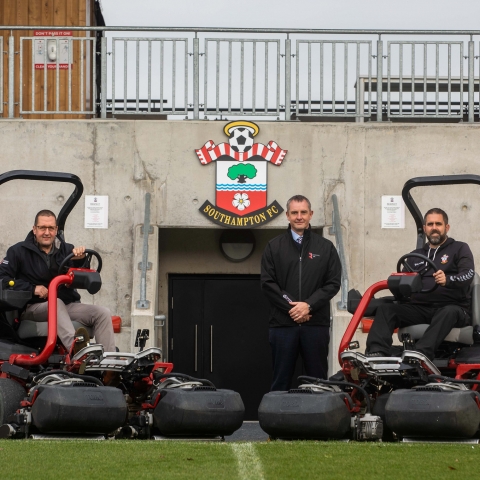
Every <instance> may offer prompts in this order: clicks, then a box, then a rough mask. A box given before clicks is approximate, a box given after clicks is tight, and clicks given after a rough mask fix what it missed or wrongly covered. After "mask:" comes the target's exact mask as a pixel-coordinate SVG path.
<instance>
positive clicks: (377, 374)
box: [259, 175, 480, 443]
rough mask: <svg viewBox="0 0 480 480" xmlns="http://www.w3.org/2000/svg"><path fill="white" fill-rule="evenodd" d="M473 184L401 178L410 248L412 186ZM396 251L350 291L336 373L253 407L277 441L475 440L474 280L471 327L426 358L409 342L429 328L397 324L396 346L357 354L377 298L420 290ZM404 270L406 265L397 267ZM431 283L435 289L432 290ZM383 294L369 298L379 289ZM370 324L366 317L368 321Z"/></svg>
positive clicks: (477, 335)
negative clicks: (383, 271)
mask: <svg viewBox="0 0 480 480" xmlns="http://www.w3.org/2000/svg"><path fill="white" fill-rule="evenodd" d="M469 183H473V184H477V185H480V176H477V175H455V176H440V177H420V178H414V179H411V180H409V181H408V182H407V183H406V184H405V186H404V188H403V191H402V196H403V200H404V201H405V204H406V206H407V208H408V209H409V211H410V213H411V214H412V216H413V218H414V220H415V223H416V225H417V248H420V247H421V246H422V245H423V244H424V243H425V237H424V232H423V216H422V215H421V213H420V211H419V209H418V207H417V205H416V203H415V202H414V201H413V198H412V197H411V195H410V190H411V189H412V188H413V187H418V186H437V185H452V184H469ZM411 256H414V257H420V258H421V260H422V263H423V262H426V264H427V266H428V268H430V267H431V268H434V271H436V269H437V268H436V266H435V264H434V263H433V262H432V261H431V260H429V259H428V258H427V257H425V256H422V255H419V254H417V253H411V254H407V255H404V256H403V257H402V258H400V260H399V261H398V264H397V272H395V273H392V274H391V275H390V276H389V277H388V279H387V280H383V281H380V282H377V283H375V284H373V285H372V286H370V287H369V288H368V289H367V290H366V292H365V294H364V295H363V296H362V295H361V294H360V293H359V292H358V291H355V290H351V291H350V292H349V296H348V307H347V308H348V311H349V312H350V313H352V314H353V317H352V319H351V321H350V323H349V325H348V327H347V329H346V331H345V334H344V335H343V338H342V340H341V342H340V347H339V351H338V361H339V363H340V366H341V370H340V371H339V372H338V373H337V374H335V375H334V376H333V377H331V378H330V379H329V380H324V379H316V378H309V377H300V378H299V380H302V381H303V383H302V384H301V385H300V386H299V387H298V388H297V389H294V390H290V391H289V392H271V393H269V394H267V395H265V396H264V398H263V400H262V403H261V405H260V408H259V421H260V425H261V427H262V428H263V429H264V430H265V431H266V432H267V433H269V434H270V435H271V436H272V437H277V438H297V439H305V438H317V439H340V438H353V439H356V440H379V439H383V440H394V439H397V440H403V441H419V440H428V441H437V440H438V441H446V440H448V441H461V442H469V443H472V442H474V443H478V442H479V440H478V439H479V437H480V435H479V428H480V394H479V391H480V277H479V276H478V275H477V274H475V277H474V280H473V282H472V284H471V286H470V296H471V302H472V303H471V311H472V315H471V317H472V325H470V326H467V327H464V328H454V329H452V331H451V332H450V333H449V334H448V335H447V337H446V338H445V340H444V342H443V343H442V345H441V346H440V348H439V349H438V351H437V352H436V354H435V358H434V359H433V360H429V359H428V358H427V357H425V356H424V355H423V354H421V353H419V352H416V351H415V341H417V340H418V339H420V338H421V336H422V335H423V332H425V330H426V329H427V327H428V326H429V325H414V326H411V327H406V328H402V329H399V331H398V338H399V340H400V342H401V343H402V345H398V346H396V347H393V349H392V352H391V353H392V355H391V356H385V357H378V356H366V355H364V354H362V353H360V352H358V351H357V350H358V348H359V342H358V341H353V338H354V335H355V334H356V332H357V330H358V329H359V327H360V323H361V321H362V320H364V319H365V318H369V319H372V318H374V316H375V312H376V309H377V308H378V306H379V305H380V304H382V303H395V302H398V301H401V300H403V299H405V298H409V297H410V296H411V295H412V294H413V293H418V292H423V293H425V290H423V285H422V275H423V274H424V273H425V271H426V269H425V266H423V270H422V271H411V270H412V269H411V268H409V267H408V264H407V263H406V260H407V259H408V258H409V257H411ZM405 267H407V268H405ZM435 288H436V287H435ZM383 290H389V291H390V293H391V296H387V297H381V298H375V297H374V295H375V294H376V293H378V292H380V291H383ZM373 321H374V320H373Z"/></svg>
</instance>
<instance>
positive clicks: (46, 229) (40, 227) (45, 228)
mask: <svg viewBox="0 0 480 480" xmlns="http://www.w3.org/2000/svg"><path fill="white" fill-rule="evenodd" d="M35 228H36V229H37V230H38V231H39V232H46V231H48V232H52V233H53V232H55V230H56V229H57V227H44V226H38V225H35Z"/></svg>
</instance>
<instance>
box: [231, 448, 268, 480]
mask: <svg viewBox="0 0 480 480" xmlns="http://www.w3.org/2000/svg"><path fill="white" fill-rule="evenodd" d="M230 445H231V446H232V450H233V453H234V454H235V457H236V458H237V463H238V475H239V477H240V478H241V480H253V479H255V480H257V479H258V480H264V478H265V477H264V476H263V468H262V462H261V461H260V457H259V456H258V455H257V452H256V449H255V445H254V444H253V443H231V444H230Z"/></svg>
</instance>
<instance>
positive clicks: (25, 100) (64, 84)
mask: <svg viewBox="0 0 480 480" xmlns="http://www.w3.org/2000/svg"><path fill="white" fill-rule="evenodd" d="M93 8H94V5H93V2H92V1H91V0H8V1H0V25H32V26H37V25H38V26H40V25H44V26H50V25H53V26H65V27H67V28H68V27H69V26H86V25H94V24H95V21H94V15H93V12H94V10H93ZM33 33H34V32H33V30H30V31H17V32H14V37H15V51H16V52H19V50H20V37H27V36H29V37H32V36H33ZM0 35H1V36H2V37H3V41H4V50H8V39H9V36H10V32H9V31H8V30H4V31H0ZM73 35H74V37H77V38H78V37H85V32H74V33H73ZM80 51H81V48H80V45H79V42H74V49H73V66H72V72H71V75H72V111H75V110H83V109H85V108H86V105H87V104H88V106H90V105H91V103H90V102H91V96H90V95H91V94H90V93H89V92H90V91H91V90H92V88H91V85H92V83H93V81H94V79H93V78H92V64H91V62H92V61H93V59H94V55H93V51H92V49H91V47H90V45H88V46H87V45H84V55H83V57H84V58H83V59H80ZM2 57H3V58H2V60H1V61H2V62H3V65H4V79H3V84H4V98H3V99H0V101H4V102H5V101H6V100H7V99H8V56H7V55H3V56H2ZM82 66H83V72H84V81H83V85H81V78H80V77H81V69H82ZM21 68H22V83H23V90H22V104H23V107H24V110H32V109H33V107H34V109H35V110H44V109H45V108H46V109H47V110H53V109H55V108H56V81H57V71H56V70H47V71H46V72H45V71H44V70H35V69H34V68H33V69H32V42H31V41H25V42H24V44H23V65H22V67H21ZM32 70H33V71H32ZM45 73H46V78H47V85H46V86H45ZM58 73H59V109H60V110H65V111H67V110H68V91H69V88H68V82H69V75H68V70H60V71H59V72H58ZM19 82H20V55H16V56H15V85H16V87H15V102H16V104H17V105H16V106H15V117H18V116H19V112H20V106H19V103H20V102H19V100H20V88H19ZM32 87H34V88H35V98H34V105H32ZM45 88H47V90H46V91H47V103H46V105H44V92H45ZM82 90H83V92H84V102H83V105H81V103H82V102H81V91H82ZM87 98H89V101H88V102H87V101H86V99H87ZM3 117H8V106H6V105H5V106H4V113H3ZM24 118H31V119H35V118H44V119H47V118H48V119H52V118H57V119H63V118H86V116H85V115H66V114H62V115H53V114H42V115H40V114H29V115H24Z"/></svg>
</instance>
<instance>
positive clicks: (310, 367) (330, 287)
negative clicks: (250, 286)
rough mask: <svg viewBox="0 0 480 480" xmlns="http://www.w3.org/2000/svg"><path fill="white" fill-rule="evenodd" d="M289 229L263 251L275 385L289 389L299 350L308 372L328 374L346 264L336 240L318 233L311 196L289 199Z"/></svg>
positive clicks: (273, 383) (262, 272)
mask: <svg viewBox="0 0 480 480" xmlns="http://www.w3.org/2000/svg"><path fill="white" fill-rule="evenodd" d="M286 215H287V219H288V221H289V223H290V225H289V227H288V231H287V232H286V233H284V234H283V235H279V236H278V237H275V238H274V239H272V240H270V242H269V243H268V245H267V247H266V248H265V251H264V252H263V256H262V269H261V283H262V290H263V292H264V294H265V295H266V297H267V299H268V301H269V302H270V304H271V306H272V309H271V313H270V321H269V323H270V331H269V341H270V346H271V348H272V360H273V381H272V386H271V390H272V391H274V390H289V389H290V385H291V382H292V376H293V373H294V370H295V364H296V361H297V358H298V354H299V353H300V355H301V356H302V358H303V363H304V366H305V371H306V374H307V375H308V376H312V377H316V378H327V371H328V359H327V357H328V344H329V342H330V300H331V299H332V298H333V297H334V296H335V295H336V294H337V292H338V290H339V289H340V281H341V271H342V268H341V264H340V259H339V257H338V253H337V250H336V249H335V247H334V245H333V244H332V242H330V241H329V240H327V239H325V238H323V237H321V236H320V235H318V234H316V233H314V232H312V230H311V227H310V220H311V219H312V215H313V211H312V206H311V203H310V201H309V200H308V199H307V198H306V197H304V196H303V195H295V196H294V197H292V198H290V200H288V202H287V212H286Z"/></svg>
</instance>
